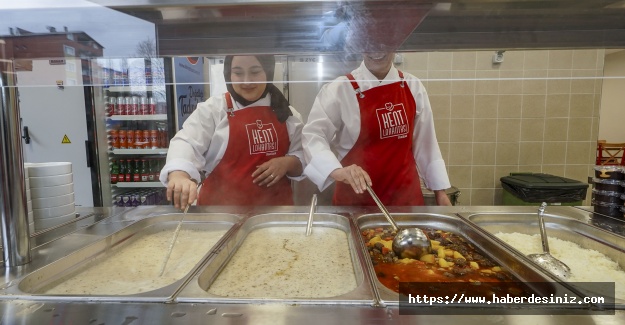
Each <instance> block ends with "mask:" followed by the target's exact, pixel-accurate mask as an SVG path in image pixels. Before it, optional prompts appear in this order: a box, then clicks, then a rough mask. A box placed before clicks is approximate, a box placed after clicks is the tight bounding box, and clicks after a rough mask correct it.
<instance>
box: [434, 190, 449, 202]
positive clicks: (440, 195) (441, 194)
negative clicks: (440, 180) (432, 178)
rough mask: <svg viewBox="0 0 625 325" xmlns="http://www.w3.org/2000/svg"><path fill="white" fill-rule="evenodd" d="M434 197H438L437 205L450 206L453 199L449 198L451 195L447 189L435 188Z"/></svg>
mask: <svg viewBox="0 0 625 325" xmlns="http://www.w3.org/2000/svg"><path fill="white" fill-rule="evenodd" d="M434 197H435V198H436V204H437V205H443V206H450V205H451V201H450V200H449V196H447V193H445V190H435V191H434Z"/></svg>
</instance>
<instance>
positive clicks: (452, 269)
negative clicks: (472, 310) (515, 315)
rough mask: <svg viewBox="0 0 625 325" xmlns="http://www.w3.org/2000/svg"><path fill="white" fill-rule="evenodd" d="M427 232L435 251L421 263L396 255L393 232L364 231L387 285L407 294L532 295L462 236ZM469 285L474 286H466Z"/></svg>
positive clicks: (381, 276)
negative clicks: (393, 247) (393, 245)
mask: <svg viewBox="0 0 625 325" xmlns="http://www.w3.org/2000/svg"><path fill="white" fill-rule="evenodd" d="M424 230H425V233H426V235H427V236H428V239H430V241H431V243H432V252H431V253H430V254H425V255H423V256H421V257H420V258H419V259H418V260H417V259H411V258H403V259H400V258H398V257H397V256H396V255H395V253H394V252H393V249H392V242H393V238H394V237H395V232H393V230H392V229H390V228H372V229H365V230H363V231H362V233H361V234H362V236H363V238H364V240H365V244H366V246H367V249H368V251H369V255H370V257H371V260H372V262H373V268H374V270H375V273H376V276H377V278H378V280H379V281H380V282H381V283H382V284H383V285H384V286H386V287H387V288H389V289H391V290H393V291H395V292H398V293H402V294H404V295H408V294H412V295H417V294H421V295H423V294H428V295H432V294H436V295H453V294H460V293H462V294H464V295H465V296H473V297H478V296H479V297H486V298H489V297H492V295H493V294H496V295H498V296H500V295H506V294H509V295H510V296H515V297H523V296H529V295H530V294H531V292H530V290H529V289H528V288H527V287H526V286H525V285H524V284H523V283H522V282H521V281H520V280H518V279H517V278H516V277H514V276H513V275H511V274H510V273H509V272H507V271H506V270H504V268H503V267H501V266H499V265H497V264H496V263H495V262H494V261H493V260H492V259H490V258H489V257H487V256H486V255H485V254H483V253H482V252H480V251H479V250H478V249H476V248H475V247H474V246H473V244H471V243H470V242H467V241H466V240H464V238H462V237H460V236H459V235H457V234H454V233H451V232H446V231H441V230H435V229H424ZM400 283H402V285H401V286H400ZM454 283H455V284H456V285H454ZM467 283H470V284H472V285H463V284H467ZM450 284H451V285H450Z"/></svg>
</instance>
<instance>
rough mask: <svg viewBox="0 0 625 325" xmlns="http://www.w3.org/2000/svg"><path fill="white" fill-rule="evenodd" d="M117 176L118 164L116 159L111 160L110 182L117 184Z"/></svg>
mask: <svg viewBox="0 0 625 325" xmlns="http://www.w3.org/2000/svg"><path fill="white" fill-rule="evenodd" d="M118 177H119V165H118V164H117V160H113V161H112V163H111V184H117V181H118Z"/></svg>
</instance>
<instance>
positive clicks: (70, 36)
mask: <svg viewBox="0 0 625 325" xmlns="http://www.w3.org/2000/svg"><path fill="white" fill-rule="evenodd" d="M67 39H68V40H70V41H73V40H74V34H72V33H67Z"/></svg>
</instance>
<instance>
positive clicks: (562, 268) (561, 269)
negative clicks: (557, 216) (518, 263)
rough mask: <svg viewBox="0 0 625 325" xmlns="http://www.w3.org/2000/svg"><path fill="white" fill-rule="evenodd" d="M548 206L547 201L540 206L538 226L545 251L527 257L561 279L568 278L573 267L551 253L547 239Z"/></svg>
mask: <svg viewBox="0 0 625 325" xmlns="http://www.w3.org/2000/svg"><path fill="white" fill-rule="evenodd" d="M546 206H547V203H545V202H543V203H542V204H541V205H540V207H539V208H538V226H539V227H540V239H541V240H542V244H543V252H542V253H540V254H530V255H527V257H529V258H530V259H531V260H532V261H534V262H536V264H538V265H540V266H542V267H543V268H544V269H545V270H547V271H549V272H551V273H552V274H553V275H555V276H557V277H558V278H560V279H561V280H566V279H568V277H569V276H570V275H571V268H569V266H568V265H566V264H564V262H562V261H560V260H559V259H557V258H555V257H553V256H552V255H551V254H550V253H549V242H548V241H547V232H546V230H545V220H544V217H543V214H544V213H545V207H546Z"/></svg>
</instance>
